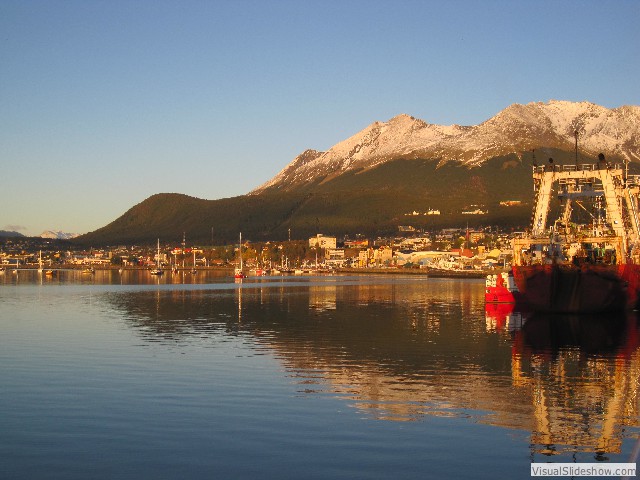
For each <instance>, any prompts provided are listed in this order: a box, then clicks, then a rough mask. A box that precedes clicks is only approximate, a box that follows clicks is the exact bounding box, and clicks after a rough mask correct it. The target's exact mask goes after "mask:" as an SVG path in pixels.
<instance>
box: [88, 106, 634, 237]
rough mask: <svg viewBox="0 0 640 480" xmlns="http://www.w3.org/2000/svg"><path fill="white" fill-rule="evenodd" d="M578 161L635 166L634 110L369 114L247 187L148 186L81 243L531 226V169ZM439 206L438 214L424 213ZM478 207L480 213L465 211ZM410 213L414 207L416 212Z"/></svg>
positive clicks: (527, 108)
mask: <svg viewBox="0 0 640 480" xmlns="http://www.w3.org/2000/svg"><path fill="white" fill-rule="evenodd" d="M575 130H578V131H579V161H580V163H589V162H596V159H597V155H598V153H600V152H603V153H604V154H605V155H606V156H607V159H608V160H609V161H611V162H619V161H624V160H629V161H630V172H632V173H640V107H636V106H623V107H619V108H617V109H607V108H605V107H600V106H598V105H595V104H592V103H589V102H580V103H573V102H566V101H551V102H548V103H542V102H538V103H531V104H527V105H519V104H514V105H511V106H509V107H507V108H506V109H504V110H502V111H501V112H499V113H498V114H497V115H495V116H494V117H492V118H490V119H488V120H486V121H485V122H482V123H481V124H479V125H476V126H470V127H469V126H460V125H451V126H441V125H433V124H429V123H427V122H425V121H423V120H420V119H417V118H415V117H412V116H410V115H406V114H400V115H396V116H395V117H393V118H392V119H390V120H389V121H387V122H374V123H372V124H370V125H369V126H368V127H366V128H365V129H363V130H362V131H360V132H358V133H357V134H355V135H353V136H352V137H349V138H348V139H346V140H343V141H342V142H339V143H337V144H336V145H334V146H333V147H332V148H331V149H329V150H327V151H326V152H320V151H317V150H313V149H307V150H305V151H304V152H302V153H301V154H300V155H298V156H297V157H296V158H295V159H294V160H293V161H292V162H290V163H289V164H288V165H287V166H285V168H283V169H282V170H281V171H280V173H278V174H277V175H276V176H275V177H273V178H272V179H271V180H269V181H268V182H266V183H265V184H263V185H262V186H260V187H258V188H256V189H254V190H253V191H251V192H250V193H248V194H246V195H241V196H238V197H232V198H223V199H218V200H203V199H199V198H195V197H189V196H187V195H182V194H155V195H153V196H151V197H149V198H148V199H146V200H144V201H143V202H141V203H140V204H138V205H135V206H133V207H132V208H130V209H129V210H128V211H127V212H125V213H124V214H123V215H122V216H120V217H119V218H118V219H116V220H114V221H113V222H111V223H110V224H108V225H106V226H104V227H102V228H100V229H98V230H96V231H94V232H90V233H88V234H85V235H82V236H81V237H78V238H77V239H76V241H77V242H78V243H91V244H94V245H95V244H114V243H118V244H127V243H151V242H153V241H155V239H156V238H158V237H159V238H161V239H166V240H170V241H179V240H180V239H181V238H182V235H183V233H186V235H187V238H189V239H192V240H193V241H197V242H201V243H203V242H204V243H209V242H211V243H214V244H221V243H225V242H228V243H231V242H234V241H235V240H236V239H237V234H238V232H239V231H242V233H243V238H248V239H254V240H282V239H285V238H288V236H289V233H290V232H292V233H291V235H292V238H305V237H306V236H308V235H313V234H315V233H318V232H323V233H327V234H333V235H344V234H356V233H363V234H367V235H370V236H373V235H379V234H384V235H388V234H393V233H394V232H397V231H398V226H399V225H413V226H415V227H416V228H426V229H435V228H442V227H455V226H458V227H459V226H464V225H465V224H469V225H470V226H472V227H473V226H482V225H497V226H502V227H506V228H519V229H520V228H526V226H527V225H528V224H529V223H530V216H531V202H532V197H533V182H532V180H531V165H532V164H534V163H536V159H535V158H536V157H534V154H533V152H532V150H535V154H536V155H537V158H538V162H540V163H542V162H546V159H547V158H548V157H553V158H554V160H555V161H556V163H558V164H563V163H565V164H568V163H570V164H573V163H574V161H575V152H574V145H575V137H574V133H573V132H574V131H575ZM426 211H439V212H440V215H428V216H427V215H426V214H424V212H426ZM465 211H466V212H467V213H468V211H480V212H483V213H481V214H465V213H463V212H465ZM414 212H422V214H420V215H414Z"/></svg>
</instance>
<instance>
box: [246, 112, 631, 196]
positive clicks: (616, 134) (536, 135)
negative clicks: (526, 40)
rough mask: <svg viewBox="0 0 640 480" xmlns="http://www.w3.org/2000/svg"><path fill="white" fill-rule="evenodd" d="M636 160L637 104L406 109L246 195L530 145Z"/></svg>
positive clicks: (473, 159)
mask: <svg viewBox="0 0 640 480" xmlns="http://www.w3.org/2000/svg"><path fill="white" fill-rule="evenodd" d="M576 131H577V132H578V134H579V138H580V140H579V141H580V149H581V151H583V152H584V153H587V154H590V155H592V156H595V155H597V154H598V153H599V152H604V153H605V154H608V155H611V154H614V155H617V156H620V157H622V158H627V159H629V160H636V161H640V107H638V106H635V105H632V106H623V107H619V108H616V109H611V110H609V109H607V108H605V107H602V106H599V105H596V104H593V103H590V102H569V101H565V100H550V101H549V102H547V103H543V102H532V103H528V104H526V105H522V104H513V105H510V106H509V107H507V108H505V109H504V110H502V111H501V112H499V113H498V114H497V115H495V116H494V117H492V118H490V119H488V120H486V121H485V122H482V123H481V124H479V125H475V126H471V127H463V126H459V125H451V126H443V125H433V124H429V123H427V122H425V121H423V120H420V119H417V118H415V117H412V116H411V115H407V114H404V113H402V114H400V115H397V116H395V117H393V118H391V119H390V120H388V121H387V122H374V123H372V124H371V125H369V126H367V127H366V128H365V129H363V130H362V131H360V132H358V133H356V134H355V135H353V136H352V137H350V138H347V139H346V140H343V141H342V142H339V143H337V144H336V145H334V146H333V147H332V148H331V149H329V150H328V151H326V152H317V151H315V150H313V151H310V150H307V151H306V152H304V153H303V154H301V155H299V156H298V157H296V159H294V161H293V162H291V163H290V164H289V165H287V166H286V167H285V168H284V169H283V170H282V171H281V172H280V173H279V174H278V175H276V176H275V177H274V178H273V179H271V180H270V181H269V182H267V183H265V184H264V185H262V186H260V187H258V188H257V189H255V190H254V191H253V192H251V193H259V192H261V191H262V190H264V189H266V188H269V187H274V186H275V187H278V188H287V186H289V185H295V184H301V183H305V182H309V181H313V180H314V179H316V178H327V177H329V178H330V177H333V176H335V175H339V174H340V173H343V172H345V171H348V170H352V169H361V168H373V167H375V166H377V165H379V164H380V163H384V162H386V161H389V160H395V159H401V158H406V159H414V158H425V159H428V158H431V159H434V160H438V161H439V162H447V161H458V162H461V163H464V164H467V165H469V166H474V165H479V164H481V163H483V162H484V161H486V160H488V159H490V158H493V157H496V156H502V155H508V154H511V153H515V154H517V155H520V154H521V153H522V152H524V151H528V150H531V149H533V148H541V147H553V148H559V149H564V150H570V149H572V148H573V144H574V141H575V137H574V135H575V132H576Z"/></svg>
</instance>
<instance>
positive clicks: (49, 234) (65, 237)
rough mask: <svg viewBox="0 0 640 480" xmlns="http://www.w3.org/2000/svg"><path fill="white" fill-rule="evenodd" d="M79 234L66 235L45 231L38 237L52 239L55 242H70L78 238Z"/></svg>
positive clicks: (59, 232)
mask: <svg viewBox="0 0 640 480" xmlns="http://www.w3.org/2000/svg"><path fill="white" fill-rule="evenodd" d="M79 235H80V234H79V233H66V232H62V231H59V230H58V231H53V230H45V231H44V232H42V233H41V234H40V235H38V236H39V237H40V238H54V239H57V240H70V239H72V238H76V237H77V236H79Z"/></svg>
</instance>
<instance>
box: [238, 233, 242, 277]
mask: <svg viewBox="0 0 640 480" xmlns="http://www.w3.org/2000/svg"><path fill="white" fill-rule="evenodd" d="M238 251H239V252H240V270H242V232H240V244H239V245H238Z"/></svg>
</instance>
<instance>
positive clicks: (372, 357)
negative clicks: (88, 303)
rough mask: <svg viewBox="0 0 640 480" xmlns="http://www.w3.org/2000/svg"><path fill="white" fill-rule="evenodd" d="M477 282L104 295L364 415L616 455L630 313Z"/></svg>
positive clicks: (295, 284)
mask: <svg viewBox="0 0 640 480" xmlns="http://www.w3.org/2000/svg"><path fill="white" fill-rule="evenodd" d="M483 295H484V286H483V283H482V282H469V281H459V280H446V279H442V280H440V279H430V280H421V281H416V280H414V279H411V280H402V279H394V280H384V281H381V280H379V279H376V280H375V281H367V280H362V279H352V278H337V279H324V280H318V279H315V280H309V279H306V280H305V279H295V280H290V281H281V280H278V281H260V282H258V281H256V282H247V281H243V282H238V283H232V282H229V283H226V284H216V285H210V286H208V287H206V288H193V289H190V288H172V289H161V288H158V289H157V290H156V291H152V292H150V291H133V292H125V293H123V292H118V291H112V292H110V293H109V294H108V295H106V298H107V299H108V302H109V303H110V305H111V307H112V308H115V309H116V310H118V311H120V312H121V314H122V316H123V317H124V318H126V320H127V322H128V324H129V325H130V326H131V327H132V328H134V329H135V331H137V332H138V334H139V335H140V336H141V338H143V339H144V340H145V341H149V342H168V343H170V344H171V345H176V344H178V345H179V344H180V343H189V342H200V343H205V344H212V345H213V344H215V343H216V342H217V341H218V340H219V339H220V338H221V337H224V336H228V335H234V336H241V337H243V338H244V339H245V340H246V342H247V343H248V344H250V345H253V350H254V351H255V353H256V354H264V353H268V354H271V355H273V356H275V357H276V358H277V359H278V360H279V361H280V363H281V364H282V365H283V368H284V371H285V372H286V375H288V376H289V377H290V378H291V380H292V382H294V383H295V384H296V385H297V392H298V395H301V396H307V395H332V396H338V397H339V398H342V399H344V400H345V401H346V402H348V404H349V405H351V406H353V407H354V408H356V409H357V410H358V411H359V412H361V414H362V415H365V416H366V417H369V418H375V419H384V420H395V421H407V420H415V419H419V418H421V417H422V416H424V415H441V416H447V415H456V416H468V417H470V418H472V419H473V420H476V421H481V422H485V423H489V424H492V425H496V426H500V427H504V428H510V429H517V430H522V431H525V432H530V434H527V435H528V436H530V444H531V451H532V455H534V456H535V455H538V454H541V455H545V456H546V455H553V454H557V453H563V452H565V453H566V452H575V451H578V452H592V453H593V454H594V455H595V456H596V458H600V459H602V458H605V457H606V455H607V454H609V453H618V452H620V447H621V444H622V441H623V439H624V438H625V437H627V436H637V434H638V432H637V427H638V426H639V425H638V418H639V415H638V413H639V412H638V402H639V398H638V379H639V378H640V353H639V349H638V338H639V329H638V321H637V319H636V317H635V316H629V317H607V318H605V317H582V318H578V317H557V316H554V317H549V316H548V317H527V315H525V314H522V313H518V312H512V311H508V309H506V310H505V309H497V308H496V309H493V310H492V309H488V310H485V308H484V297H483Z"/></svg>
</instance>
